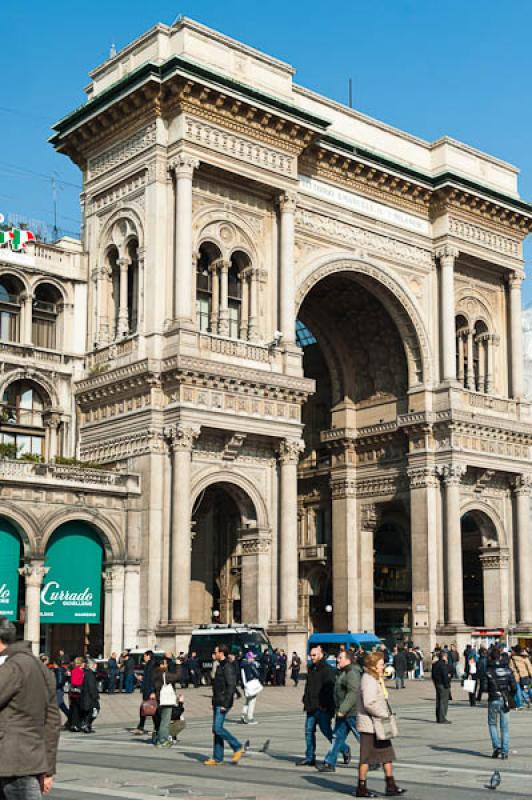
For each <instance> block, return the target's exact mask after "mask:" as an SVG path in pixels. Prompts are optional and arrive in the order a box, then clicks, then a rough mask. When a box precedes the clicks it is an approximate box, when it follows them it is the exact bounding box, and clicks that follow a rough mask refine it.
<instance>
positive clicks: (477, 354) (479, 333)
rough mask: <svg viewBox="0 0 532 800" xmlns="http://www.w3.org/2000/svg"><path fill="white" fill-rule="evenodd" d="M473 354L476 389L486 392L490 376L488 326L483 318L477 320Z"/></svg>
mask: <svg viewBox="0 0 532 800" xmlns="http://www.w3.org/2000/svg"><path fill="white" fill-rule="evenodd" d="M473 354H474V365H475V387H476V390H477V392H486V391H487V376H488V326H487V325H486V323H485V322H482V321H481V320H479V321H478V322H475V327H474V333H473Z"/></svg>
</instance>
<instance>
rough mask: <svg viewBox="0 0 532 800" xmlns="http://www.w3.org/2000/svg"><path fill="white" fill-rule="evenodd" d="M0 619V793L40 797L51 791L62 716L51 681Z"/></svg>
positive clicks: (17, 798)
mask: <svg viewBox="0 0 532 800" xmlns="http://www.w3.org/2000/svg"><path fill="white" fill-rule="evenodd" d="M16 639H17V631H16V628H15V626H14V625H13V623H12V622H9V620H7V619H6V618H5V617H0V657H1V658H2V659H5V660H4V663H3V664H2V666H1V667H0V735H1V739H0V754H1V758H0V797H1V798H3V800H40V797H41V795H42V794H49V793H50V791H51V790H52V785H53V776H54V774H55V762H56V757H57V744H58V741H59V731H60V727H61V717H60V714H59V709H58V707H57V702H56V694H55V692H56V688H55V679H54V677H53V675H52V674H51V672H50V670H48V669H47V668H46V667H45V666H43V664H41V663H40V662H39V659H38V658H35V656H34V655H33V653H32V651H31V642H17V641H16Z"/></svg>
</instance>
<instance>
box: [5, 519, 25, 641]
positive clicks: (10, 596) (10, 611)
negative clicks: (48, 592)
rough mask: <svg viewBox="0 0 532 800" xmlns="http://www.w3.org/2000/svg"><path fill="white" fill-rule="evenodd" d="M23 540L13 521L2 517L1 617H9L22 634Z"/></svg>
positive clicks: (23, 588) (23, 609)
mask: <svg viewBox="0 0 532 800" xmlns="http://www.w3.org/2000/svg"><path fill="white" fill-rule="evenodd" d="M22 554H23V550H22V540H21V538H20V535H19V533H18V531H17V529H16V528H15V526H14V525H13V523H12V522H10V521H9V520H7V519H6V518H5V517H0V617H7V619H9V620H10V621H11V622H13V623H15V625H16V626H17V633H18V634H19V635H20V636H22V634H23V631H24V621H25V582H24V578H23V577H22V576H21V575H20V573H19V569H20V568H21V567H22V564H23V560H22Z"/></svg>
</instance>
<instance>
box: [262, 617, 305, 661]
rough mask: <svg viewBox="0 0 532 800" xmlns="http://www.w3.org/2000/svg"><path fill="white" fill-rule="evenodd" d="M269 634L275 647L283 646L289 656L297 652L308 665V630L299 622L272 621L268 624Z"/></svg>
mask: <svg viewBox="0 0 532 800" xmlns="http://www.w3.org/2000/svg"><path fill="white" fill-rule="evenodd" d="M268 636H269V637H270V639H271V642H272V645H273V646H274V647H280V648H282V649H283V650H284V651H285V653H286V654H287V656H288V661H289V662H290V656H291V655H292V653H293V652H296V653H297V654H298V655H299V656H300V658H301V661H302V664H303V665H304V666H305V665H306V659H307V639H308V631H307V629H306V628H305V627H304V626H303V625H299V623H297V622H272V623H270V624H269V625H268Z"/></svg>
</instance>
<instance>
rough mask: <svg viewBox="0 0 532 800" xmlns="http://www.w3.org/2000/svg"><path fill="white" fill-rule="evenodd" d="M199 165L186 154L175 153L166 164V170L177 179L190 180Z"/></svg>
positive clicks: (197, 161)
mask: <svg viewBox="0 0 532 800" xmlns="http://www.w3.org/2000/svg"><path fill="white" fill-rule="evenodd" d="M199 165H200V162H199V160H198V159H197V158H196V157H195V156H192V155H189V154H188V153H177V154H176V155H174V156H173V157H172V158H171V159H170V161H169V162H168V170H169V171H170V172H173V173H175V175H176V177H177V178H190V180H192V176H193V175H194V171H195V170H197V169H198V167H199Z"/></svg>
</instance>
